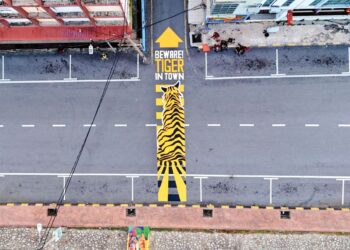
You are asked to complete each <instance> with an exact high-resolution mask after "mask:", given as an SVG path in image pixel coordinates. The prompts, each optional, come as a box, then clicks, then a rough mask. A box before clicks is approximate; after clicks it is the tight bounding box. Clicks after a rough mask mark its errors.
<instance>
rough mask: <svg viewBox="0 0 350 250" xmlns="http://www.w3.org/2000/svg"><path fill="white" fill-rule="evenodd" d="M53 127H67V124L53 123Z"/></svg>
mask: <svg viewBox="0 0 350 250" xmlns="http://www.w3.org/2000/svg"><path fill="white" fill-rule="evenodd" d="M52 127H53V128H65V127H66V124H52Z"/></svg>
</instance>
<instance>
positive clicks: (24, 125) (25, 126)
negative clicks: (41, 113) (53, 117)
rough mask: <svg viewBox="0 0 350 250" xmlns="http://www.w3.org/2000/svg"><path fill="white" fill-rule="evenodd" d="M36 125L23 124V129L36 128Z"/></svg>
mask: <svg viewBox="0 0 350 250" xmlns="http://www.w3.org/2000/svg"><path fill="white" fill-rule="evenodd" d="M34 127H35V125H34V124H22V128H34Z"/></svg>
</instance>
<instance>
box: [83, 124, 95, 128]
mask: <svg viewBox="0 0 350 250" xmlns="http://www.w3.org/2000/svg"><path fill="white" fill-rule="evenodd" d="M84 127H96V124H84Z"/></svg>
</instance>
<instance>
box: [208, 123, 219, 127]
mask: <svg viewBox="0 0 350 250" xmlns="http://www.w3.org/2000/svg"><path fill="white" fill-rule="evenodd" d="M220 126H221V124H220V123H210V124H208V127H220Z"/></svg>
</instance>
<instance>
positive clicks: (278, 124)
mask: <svg viewBox="0 0 350 250" xmlns="http://www.w3.org/2000/svg"><path fill="white" fill-rule="evenodd" d="M285 126H286V124H284V123H274V124H272V127H285Z"/></svg>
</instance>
